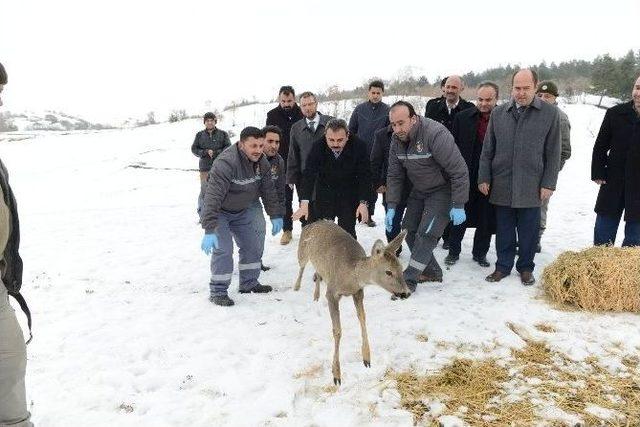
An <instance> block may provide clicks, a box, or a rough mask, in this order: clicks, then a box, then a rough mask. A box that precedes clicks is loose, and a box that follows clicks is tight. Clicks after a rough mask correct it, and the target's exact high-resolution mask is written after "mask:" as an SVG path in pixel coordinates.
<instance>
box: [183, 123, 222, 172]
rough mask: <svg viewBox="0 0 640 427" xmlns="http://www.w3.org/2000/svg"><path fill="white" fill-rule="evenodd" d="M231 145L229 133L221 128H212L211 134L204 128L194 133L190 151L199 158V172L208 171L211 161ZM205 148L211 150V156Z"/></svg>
mask: <svg viewBox="0 0 640 427" xmlns="http://www.w3.org/2000/svg"><path fill="white" fill-rule="evenodd" d="M230 146H231V141H230V140H229V135H228V134H227V133H226V132H225V131H223V130H221V129H218V128H216V129H214V130H213V132H211V134H210V133H209V132H207V130H206V129H204V130H201V131H200V132H198V133H196V137H195V139H194V140H193V144H192V145H191V152H192V153H193V154H194V155H195V156H197V157H199V158H200V162H199V164H198V167H199V169H200V171H201V172H208V171H209V170H210V169H211V165H213V161H214V160H215V159H216V157H218V155H219V154H220V153H222V151H223V150H224V149H225V148H227V147H230ZM207 150H213V157H209V154H207Z"/></svg>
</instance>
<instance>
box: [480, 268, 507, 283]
mask: <svg viewBox="0 0 640 427" xmlns="http://www.w3.org/2000/svg"><path fill="white" fill-rule="evenodd" d="M507 276H508V274H504V273H503V272H502V271H500V270H496V271H494V272H493V273H491V274H490V275H488V276H487V277H486V278H485V280H486V281H487V282H493V283H495V282H499V281H500V280H502V279H504V278H505V277H507Z"/></svg>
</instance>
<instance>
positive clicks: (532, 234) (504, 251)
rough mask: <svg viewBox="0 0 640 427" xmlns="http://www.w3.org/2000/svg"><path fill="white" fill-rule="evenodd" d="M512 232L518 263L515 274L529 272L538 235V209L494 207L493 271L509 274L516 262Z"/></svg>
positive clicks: (532, 265)
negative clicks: (494, 244) (494, 241)
mask: <svg viewBox="0 0 640 427" xmlns="http://www.w3.org/2000/svg"><path fill="white" fill-rule="evenodd" d="M516 231H517V233H518V236H517V237H518V244H519V246H520V247H519V252H518V262H517V263H516V270H518V272H520V273H522V272H524V271H533V269H534V267H535V264H534V262H533V258H534V257H535V254H536V246H537V245H538V233H539V232H540V208H510V207H505V206H496V252H497V254H498V261H497V262H496V270H498V271H500V272H501V273H504V274H510V273H511V270H512V269H513V264H514V261H515V258H516Z"/></svg>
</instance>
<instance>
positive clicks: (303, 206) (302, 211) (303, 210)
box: [291, 201, 309, 221]
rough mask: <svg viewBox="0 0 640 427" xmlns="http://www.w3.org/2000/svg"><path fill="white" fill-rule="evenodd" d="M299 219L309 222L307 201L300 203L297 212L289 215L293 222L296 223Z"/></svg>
mask: <svg viewBox="0 0 640 427" xmlns="http://www.w3.org/2000/svg"><path fill="white" fill-rule="evenodd" d="M300 218H304V219H305V220H309V202H307V201H303V202H300V207H299V208H298V210H297V211H295V212H294V213H293V215H291V219H292V220H294V221H298V220H299V219H300Z"/></svg>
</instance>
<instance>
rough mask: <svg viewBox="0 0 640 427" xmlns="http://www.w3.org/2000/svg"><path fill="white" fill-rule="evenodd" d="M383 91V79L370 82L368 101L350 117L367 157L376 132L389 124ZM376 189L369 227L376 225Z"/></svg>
mask: <svg viewBox="0 0 640 427" xmlns="http://www.w3.org/2000/svg"><path fill="white" fill-rule="evenodd" d="M383 93H384V83H383V82H382V80H374V81H372V82H371V83H369V90H368V92H367V98H368V100H367V102H363V103H361V104H358V105H357V106H356V108H355V109H354V110H353V113H351V118H350V119H349V132H351V133H352V134H354V135H356V136H357V137H358V139H360V140H362V141H363V142H365V143H366V144H367V159H369V158H370V156H371V150H372V148H373V140H374V135H375V132H376V131H377V130H378V129H382V128H385V127H387V126H388V125H389V105H387V104H386V103H384V102H383V101H382V94H383ZM375 190H376V189H375V188H372V189H371V192H370V193H369V194H370V195H369V198H368V200H367V201H368V202H369V214H370V218H369V223H368V225H369V227H375V226H376V222H375V221H374V220H373V215H374V213H375V207H376V202H377V201H378V193H377V192H376V191H375Z"/></svg>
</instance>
